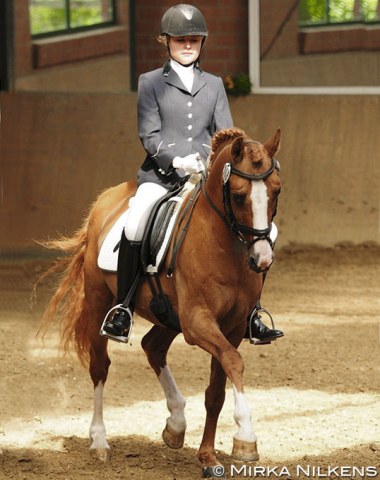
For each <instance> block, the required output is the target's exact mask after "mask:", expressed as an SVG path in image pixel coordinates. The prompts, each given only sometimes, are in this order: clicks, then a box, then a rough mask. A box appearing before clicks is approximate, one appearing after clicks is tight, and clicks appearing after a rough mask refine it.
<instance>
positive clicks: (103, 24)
mask: <svg viewBox="0 0 380 480" xmlns="http://www.w3.org/2000/svg"><path fill="white" fill-rule="evenodd" d="M109 1H110V4H111V9H112V19H111V20H108V21H107V22H101V23H95V24H94V25H83V26H80V27H70V2H71V0H64V2H65V18H66V25H67V26H66V28H64V29H60V30H54V31H52V32H43V33H35V34H31V37H32V39H33V40H39V39H43V38H51V37H58V36H61V35H71V34H73V33H81V32H88V31H91V30H98V29H101V28H107V27H113V26H115V25H116V24H117V21H116V20H117V18H116V0H109ZM30 8H31V7H30V6H29V12H30ZM29 17H30V13H29ZM30 29H31V27H30Z"/></svg>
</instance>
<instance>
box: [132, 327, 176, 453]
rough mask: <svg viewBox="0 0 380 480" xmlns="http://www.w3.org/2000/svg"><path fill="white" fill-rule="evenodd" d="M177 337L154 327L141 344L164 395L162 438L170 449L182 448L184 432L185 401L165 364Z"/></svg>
mask: <svg viewBox="0 0 380 480" xmlns="http://www.w3.org/2000/svg"><path fill="white" fill-rule="evenodd" d="M177 335H178V333H177V332H175V331H174V330H170V329H167V328H163V327H159V326H157V325H155V326H154V327H153V328H152V329H151V330H150V331H149V332H148V333H147V334H146V335H145V336H144V338H143V339H142V342H141V344H142V347H143V349H144V351H145V353H146V356H147V358H148V361H149V364H150V366H151V367H152V368H153V370H154V371H155V373H156V375H157V378H158V380H159V382H160V384H161V387H162V389H163V391H164V393H165V397H166V402H167V406H168V410H169V412H170V416H169V417H168V418H167V419H166V426H165V429H164V431H163V432H162V438H163V440H164V442H165V443H166V445H167V446H168V447H170V448H181V447H182V446H183V442H184V438H185V431H186V419H185V404H186V401H185V398H184V397H183V395H182V394H181V392H180V391H179V389H178V387H177V384H176V382H175V379H174V377H173V375H172V373H171V371H170V369H169V367H168V366H167V364H166V355H167V352H168V349H169V347H170V345H171V344H172V342H173V340H174V339H175V337H176V336H177Z"/></svg>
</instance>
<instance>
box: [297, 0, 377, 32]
mask: <svg viewBox="0 0 380 480" xmlns="http://www.w3.org/2000/svg"><path fill="white" fill-rule="evenodd" d="M299 14H300V25H301V26H302V27H307V26H320V25H336V24H347V23H358V22H366V23H367V22H371V23H372V22H379V21H380V0H300V9H299Z"/></svg>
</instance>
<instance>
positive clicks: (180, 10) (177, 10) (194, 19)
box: [161, 3, 208, 37]
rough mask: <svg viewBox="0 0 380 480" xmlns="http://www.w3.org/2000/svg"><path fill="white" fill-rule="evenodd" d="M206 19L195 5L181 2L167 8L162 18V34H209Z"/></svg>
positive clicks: (178, 35)
mask: <svg viewBox="0 0 380 480" xmlns="http://www.w3.org/2000/svg"><path fill="white" fill-rule="evenodd" d="M207 33H208V32H207V26H206V21H205V19H204V17H203V15H202V13H201V12H200V11H199V10H198V9H197V8H196V7H194V6H193V5H188V4H187V3H180V4H179V5H175V6H174V7H171V8H169V10H167V11H166V12H165V13H164V15H163V17H162V20H161V35H165V34H166V35H170V36H171V37H184V36H187V35H202V36H204V37H206V36H207Z"/></svg>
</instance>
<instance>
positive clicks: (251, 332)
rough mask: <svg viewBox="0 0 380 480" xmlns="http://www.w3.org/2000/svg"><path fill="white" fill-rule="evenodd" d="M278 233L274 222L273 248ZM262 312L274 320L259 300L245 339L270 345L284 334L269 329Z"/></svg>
mask: <svg viewBox="0 0 380 480" xmlns="http://www.w3.org/2000/svg"><path fill="white" fill-rule="evenodd" d="M277 232H278V230H277V227H276V225H275V224H274V223H273V222H272V229H271V233H270V237H271V240H272V243H273V247H274V244H275V242H276V239H277ZM262 275H263V287H264V283H265V279H266V276H267V273H263V274H262ZM262 311H264V312H266V313H267V314H268V315H269V317H270V318H271V319H272V317H271V315H270V314H269V312H267V310H265V309H263V308H262V307H261V303H260V299H259V300H258V301H257V302H256V305H255V306H254V308H253V310H252V311H251V313H250V314H249V315H248V319H247V330H246V332H245V335H244V338H249V339H251V338H253V343H255V344H256V345H257V344H265V343H270V342H271V341H272V340H276V338H280V337H283V336H284V332H282V331H281V330H277V329H274V328H269V327H267V326H266V325H265V324H264V323H263V322H262V320H261V315H260V312H262Z"/></svg>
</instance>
